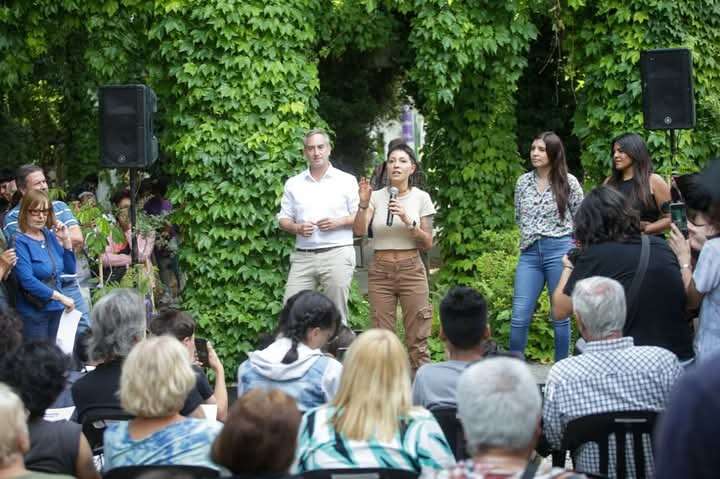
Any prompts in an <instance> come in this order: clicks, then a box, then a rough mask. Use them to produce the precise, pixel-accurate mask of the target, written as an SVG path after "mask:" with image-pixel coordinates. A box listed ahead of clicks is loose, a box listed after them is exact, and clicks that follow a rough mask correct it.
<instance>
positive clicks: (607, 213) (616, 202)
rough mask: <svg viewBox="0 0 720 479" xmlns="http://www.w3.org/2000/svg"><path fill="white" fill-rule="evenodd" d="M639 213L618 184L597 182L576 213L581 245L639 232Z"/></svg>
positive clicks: (603, 241)
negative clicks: (617, 188)
mask: <svg viewBox="0 0 720 479" xmlns="http://www.w3.org/2000/svg"><path fill="white" fill-rule="evenodd" d="M641 231H642V229H641V228H640V214H639V213H638V211H636V210H634V209H633V208H631V207H630V206H629V205H628V199H627V198H625V197H624V196H623V195H622V193H620V192H619V191H618V190H616V189H615V188H612V187H609V186H598V187H597V188H595V189H594V190H592V191H591V192H590V193H588V194H587V195H586V196H585V199H584V200H583V202H582V203H580V208H578V211H577V213H575V239H576V240H577V242H578V243H579V244H580V246H581V247H583V248H585V247H588V246H590V245H593V244H598V243H606V242H609V241H626V240H628V239H630V238H632V237H636V236H638V235H640V233H641Z"/></svg>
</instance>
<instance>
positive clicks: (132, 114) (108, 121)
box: [98, 85, 158, 263]
mask: <svg viewBox="0 0 720 479" xmlns="http://www.w3.org/2000/svg"><path fill="white" fill-rule="evenodd" d="M98 99H99V105H100V165H101V166H103V167H105V168H128V170H129V176H130V224H131V231H132V234H131V237H132V246H131V248H132V258H133V263H135V262H137V252H138V246H137V234H136V233H135V224H136V222H137V204H136V201H137V174H138V170H140V169H143V168H147V167H148V166H150V165H152V164H153V163H154V162H155V160H156V159H157V157H158V142H157V138H155V134H154V131H153V119H154V118H153V116H154V114H155V112H156V111H157V97H156V96H155V92H153V90H152V88H150V87H148V86H147V85H108V86H102V87H100V89H99V90H98Z"/></svg>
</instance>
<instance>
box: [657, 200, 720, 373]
mask: <svg viewBox="0 0 720 479" xmlns="http://www.w3.org/2000/svg"><path fill="white" fill-rule="evenodd" d="M687 225H688V231H689V238H688V239H685V238H684V237H683V235H682V233H681V232H680V230H678V228H677V226H675V225H672V227H671V228H672V229H671V233H670V240H669V243H670V247H671V248H672V249H673V251H674V252H675V255H676V256H677V259H678V262H679V263H680V271H681V273H682V278H683V284H684V285H685V291H686V292H687V295H688V303H689V304H688V307H689V308H694V307H697V306H698V305H699V306H700V316H699V318H698V324H697V330H696V332H695V358H696V360H697V361H702V360H704V359H706V358H708V357H712V356H713V354H714V353H716V352H718V351H720V204H717V205H712V206H711V207H710V209H709V210H708V211H707V212H697V213H696V214H695V215H694V217H693V218H692V219H690V218H688V222H687ZM692 250H699V251H700V256H699V257H698V259H697V263H696V264H695V266H694V268H693V264H692Z"/></svg>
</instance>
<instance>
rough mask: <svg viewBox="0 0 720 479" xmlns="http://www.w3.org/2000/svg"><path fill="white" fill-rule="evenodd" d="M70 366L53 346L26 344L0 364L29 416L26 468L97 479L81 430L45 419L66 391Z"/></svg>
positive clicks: (1, 374)
mask: <svg viewBox="0 0 720 479" xmlns="http://www.w3.org/2000/svg"><path fill="white" fill-rule="evenodd" d="M68 363H69V361H68V358H67V357H65V356H64V355H63V353H62V351H61V350H60V348H58V347H57V346H55V345H54V344H48V343H43V342H33V343H26V344H23V345H22V346H20V347H19V348H18V349H17V350H16V351H15V352H14V353H12V354H10V355H8V356H7V357H6V358H5V359H4V360H3V361H2V362H1V363H0V381H2V382H4V383H5V384H7V385H8V386H10V387H12V388H14V389H15V391H16V392H17V393H18V394H19V395H20V397H21V398H22V400H23V403H24V404H25V408H26V409H27V410H28V412H29V417H28V429H29V432H30V450H29V451H27V452H26V453H25V465H26V466H27V468H28V469H31V470H33V471H40V472H48V473H56V474H68V475H71V476H75V477H78V478H80V479H96V478H99V477H100V476H99V475H98V473H97V471H96V470H95V466H94V464H93V458H92V451H91V450H90V445H89V444H88V441H87V439H85V436H84V435H83V433H82V426H80V425H79V424H77V423H74V422H68V421H54V422H50V421H46V420H45V419H44V418H43V417H44V415H45V410H46V409H47V408H48V407H49V406H50V405H51V404H52V402H53V401H54V400H55V398H56V397H57V396H58V395H59V394H60V392H61V391H62V390H63V387H64V385H65V375H66V373H67V369H68ZM2 427H5V425H3V426H2Z"/></svg>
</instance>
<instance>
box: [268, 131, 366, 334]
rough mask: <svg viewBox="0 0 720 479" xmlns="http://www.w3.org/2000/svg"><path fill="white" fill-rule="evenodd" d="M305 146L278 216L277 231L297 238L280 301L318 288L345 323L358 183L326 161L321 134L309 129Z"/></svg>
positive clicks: (326, 149)
mask: <svg viewBox="0 0 720 479" xmlns="http://www.w3.org/2000/svg"><path fill="white" fill-rule="evenodd" d="M304 144H305V147H304V149H303V152H304V155H305V158H306V159H307V160H308V169H307V170H305V171H303V172H302V173H300V174H299V175H295V176H293V177H292V178H290V179H289V180H287V181H286V182H285V190H284V192H283V197H282V202H281V206H280V213H279V214H278V220H279V224H280V228H282V229H283V230H284V231H287V232H288V233H290V234H292V235H295V251H294V252H293V253H292V254H291V255H290V274H289V275H288V280H287V284H286V285H285V295H284V297H283V302H285V301H287V299H288V298H290V297H291V296H293V295H294V294H296V293H298V292H300V291H303V290H306V289H312V290H317V289H320V291H322V292H323V293H325V294H326V295H327V296H328V298H330V300H331V301H332V302H333V303H335V305H336V306H337V308H338V310H340V314H341V315H342V319H343V323H344V324H347V318H348V311H347V298H348V293H349V291H350V282H351V281H352V275H353V271H354V270H355V249H354V248H353V235H352V224H353V222H354V221H355V213H356V212H357V208H358V183H357V180H356V179H355V177H354V176H352V175H350V174H348V173H345V172H343V171H340V170H338V169H337V168H334V167H333V166H332V164H331V163H330V152H331V151H332V148H331V145H330V138H329V137H328V135H327V133H325V131H323V130H321V129H315V130H310V131H309V132H308V133H307V134H306V135H305V140H304Z"/></svg>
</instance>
